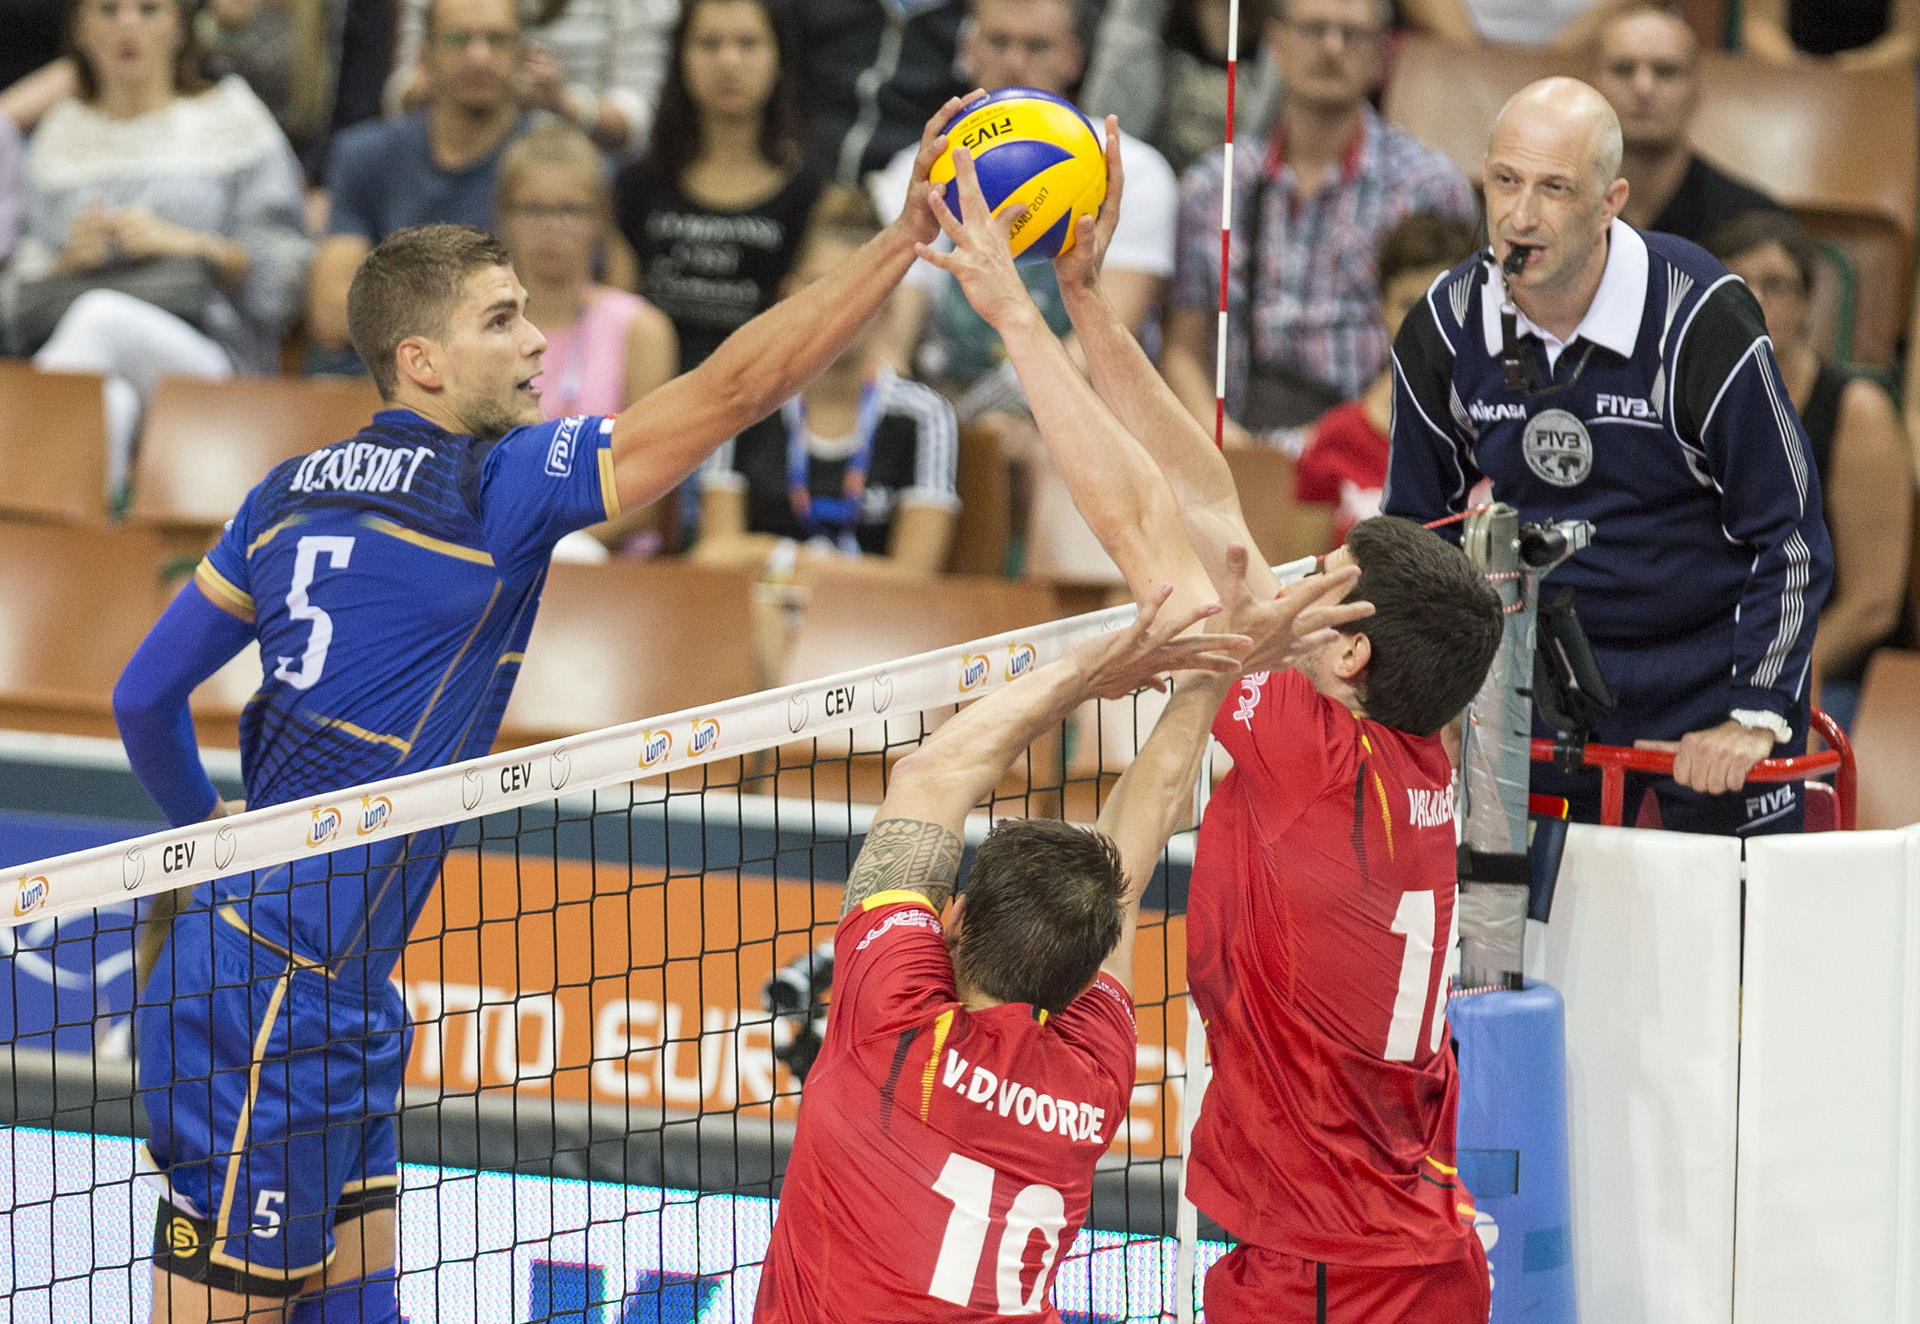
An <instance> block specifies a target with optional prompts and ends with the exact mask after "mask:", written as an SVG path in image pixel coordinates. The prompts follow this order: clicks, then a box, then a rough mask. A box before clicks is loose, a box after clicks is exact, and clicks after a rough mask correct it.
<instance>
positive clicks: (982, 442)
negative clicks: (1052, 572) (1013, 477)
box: [947, 422, 1013, 576]
mask: <svg viewBox="0 0 1920 1324" xmlns="http://www.w3.org/2000/svg"><path fill="white" fill-rule="evenodd" d="M1012 486H1013V485H1012V482H1011V481H1010V479H1009V477H1008V473H1007V453H1006V446H1005V442H1004V440H1003V438H1002V437H1001V434H1000V429H999V428H998V427H996V426H994V425H993V424H992V423H988V422H975V423H969V424H967V426H965V427H963V428H961V429H960V465H959V475H958V487H959V489H960V517H959V519H958V520H957V521H955V523H954V527H953V549H952V550H951V551H950V552H949V553H948V554H947V570H948V572H949V573H950V574H955V575H986V576H998V575H1004V574H1006V572H1007V545H1008V543H1010V542H1011V541H1012V539H1013V514H1012V507H1011V502H1012Z"/></svg>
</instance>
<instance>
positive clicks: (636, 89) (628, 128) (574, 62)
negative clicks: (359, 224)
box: [387, 0, 680, 156]
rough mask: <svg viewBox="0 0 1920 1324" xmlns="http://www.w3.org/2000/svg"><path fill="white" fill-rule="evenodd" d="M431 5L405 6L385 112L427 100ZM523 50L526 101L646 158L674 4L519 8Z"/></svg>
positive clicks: (419, 0)
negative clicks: (425, 48)
mask: <svg viewBox="0 0 1920 1324" xmlns="http://www.w3.org/2000/svg"><path fill="white" fill-rule="evenodd" d="M432 2H433V0H399V7H400V14H399V18H400V23H399V37H400V40H399V49H398V50H397V51H396V52H395V56H394V72H393V77H392V79H391V80H390V82H389V84H388V94H387V102H388V106H389V108H390V109H391V110H393V111H396V112H398V111H402V110H411V109H413V108H414V107H416V106H418V105H420V104H421V103H423V102H424V101H425V100H426V98H427V95H428V89H429V86H430V79H429V76H428V74H427V70H426V66H425V62H424V61H423V60H422V59H421V48H422V46H423V44H424V41H425V36H426V30H427V11H428V9H429V8H430V7H431V5H432ZM519 8H520V22H521V24H522V25H523V27H524V29H525V34H526V44H525V46H524V48H523V51H522V55H521V65H520V99H521V102H522V103H523V104H525V105H526V106H528V107H529V108H531V109H534V110H545V111H551V112H552V113H553V114H555V115H558V116H560V117H561V118H562V119H566V120H571V121H572V122H573V123H574V124H577V125H579V126H580V128H581V129H582V130H584V131H585V132H586V133H587V135H588V136H589V137H591V138H592V139H593V141H594V143H595V144H596V145H598V146H599V147H602V148H604V149H605V150H607V151H608V152H613V153H616V154H619V155H622V156H635V155H638V154H639V153H640V152H641V151H642V150H644V149H645V147H646V145H647V142H648V139H649V137H650V136H651V134H652V131H653V114H654V107H655V106H656V105H658V104H659V99H660V84H661V80H662V79H664V78H665V77H666V72H667V53H668V52H669V51H671V50H672V49H673V46H672V34H673V25H674V22H675V21H676V20H677V19H678V18H679V16H680V6H679V4H678V3H677V0H521V3H520V6H519Z"/></svg>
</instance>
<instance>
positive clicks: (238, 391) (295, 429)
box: [128, 377, 380, 530]
mask: <svg viewBox="0 0 1920 1324" xmlns="http://www.w3.org/2000/svg"><path fill="white" fill-rule="evenodd" d="M379 407H380V397H379V394H378V393H377V392H376V391H375V390H374V388H373V385H372V383H371V382H361V381H309V380H303V379H301V378H290V377H236V378H234V379H233V380H231V381H224V382H205V381H198V380H195V379H192V378H186V377H169V378H167V379H165V380H163V381H162V382H161V383H160V388H159V390H157V391H156V392H155V393H154V398H153V403H152V405H151V406H150V407H149V408H148V410H147V416H146V424H145V428H144V431H143V433H142V437H141V443H140V456H139V459H138V460H136V461H135V464H134V473H133V505H132V507H131V508H130V509H129V511H128V517H129V518H130V519H133V520H135V521H138V522H139V523H142V524H149V525H153V526H156V527H160V528H172V529H191V530H204V529H217V528H219V527H220V526H221V525H222V524H224V523H225V522H226V521H227V519H228V518H229V517H230V516H232V514H233V512H234V511H235V510H237V509H238V508H239V506H240V502H241V499H242V498H244V497H245V496H246V494H247V492H248V491H249V490H250V489H251V488H252V487H253V485H254V484H255V483H257V482H259V481H260V480H261V479H262V478H264V477H265V476H266V474H267V471H268V470H269V469H271V468H273V466H274V465H276V464H278V463H280V461H282V460H285V459H288V458H290V457H292V456H295V455H304V454H305V453H306V452H308V451H312V450H318V449H319V448H320V447H322V446H326V445H329V444H331V443H333V442H336V441H343V440H345V439H346V438H348V437H350V436H352V435H353V434H354V433H356V432H358V431H359V430H360V429H361V428H362V427H364V426H366V423H367V421H368V420H369V419H371V418H372V417H373V412H374V410H376V409H378V408H379Z"/></svg>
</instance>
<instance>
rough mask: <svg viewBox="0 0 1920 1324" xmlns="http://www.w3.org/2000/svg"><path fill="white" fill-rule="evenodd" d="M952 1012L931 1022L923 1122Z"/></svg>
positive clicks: (923, 1088) (923, 1079)
mask: <svg viewBox="0 0 1920 1324" xmlns="http://www.w3.org/2000/svg"><path fill="white" fill-rule="evenodd" d="M880 895H881V896H885V895H887V894H886V893H885V892H882V893H881V894H880ZM953 1012H954V1009H953V1008H952V1007H948V1008H947V1009H946V1010H945V1011H943V1012H941V1013H940V1014H939V1015H938V1016H936V1017H934V1020H933V1051H932V1052H931V1053H928V1054H927V1069H926V1071H925V1072H924V1073H922V1075H921V1077H920V1120H921V1121H923V1122H924V1121H926V1120H927V1114H928V1113H929V1112H931V1111H932V1110H933V1078H934V1076H935V1074H936V1073H937V1072H938V1070H939V1067H940V1050H941V1049H942V1048H945V1047H946V1046H947V1032H948V1031H949V1030H951V1029H952V1028H953Z"/></svg>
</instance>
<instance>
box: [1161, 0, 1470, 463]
mask: <svg viewBox="0 0 1920 1324" xmlns="http://www.w3.org/2000/svg"><path fill="white" fill-rule="evenodd" d="M1388 8H1389V6H1388V5H1387V4H1385V3H1384V2H1383V0H1288V3H1287V4H1286V5H1285V7H1284V9H1283V10H1282V12H1281V14H1280V17H1279V18H1278V19H1277V20H1276V21H1275V22H1274V23H1272V24H1270V25H1269V28H1268V40H1269V42H1270V43H1271V48H1272V51H1273V56H1274V60H1275V63H1277V64H1278V65H1279V66H1280V70H1281V72H1282V73H1283V74H1284V75H1285V77H1286V91H1285V93H1284V95H1283V98H1282V101H1281V107H1280V118H1279V121H1278V123H1277V125H1276V127H1275V130H1274V132H1273V135H1272V136H1271V137H1270V138H1269V139H1267V140H1266V141H1265V142H1262V141H1259V140H1251V141H1249V142H1247V143H1245V144H1243V145H1241V146H1240V147H1239V148H1238V149H1237V150H1236V151H1235V153H1234V199H1235V202H1234V216H1235V225H1234V229H1235V231H1236V234H1235V243H1234V246H1233V257H1232V267H1231V271H1230V282H1231V283H1230V287H1229V311H1230V312H1231V314H1232V316H1233V319H1234V321H1235V323H1236V324H1237V326H1238V328H1239V329H1238V331H1237V332H1236V333H1235V334H1232V335H1230V336H1229V337H1228V347H1229V348H1228V352H1229V354H1230V355H1231V358H1230V359H1229V362H1228V394H1227V412H1228V415H1229V422H1228V424H1227V439H1228V442H1229V444H1233V445H1248V444H1251V443H1252V442H1253V441H1254V440H1255V438H1256V437H1259V436H1263V435H1267V434H1271V433H1273V432H1275V431H1277V430H1279V429H1283V428H1292V427H1299V426H1301V425H1304V424H1306V423H1309V422H1311V421H1312V420H1313V419H1315V418H1317V417H1319V416H1320V414H1322V413H1324V412H1325V411H1326V410H1327V409H1330V408H1332V407H1333V406H1334V405H1336V404H1339V403H1340V402H1342V401H1345V400H1351V399H1353V398H1354V397H1355V396H1357V395H1359V394H1360V392H1361V391H1363V390H1365V389H1366V386H1367V383H1369V382H1371V381H1372V380H1373V379H1374V378H1375V376H1377V375H1378V374H1379V372H1380V370H1381V368H1382V367H1384V366H1385V365H1386V362H1387V348H1388V346H1387V339H1386V335H1385V333H1384V332H1382V330H1381V329H1380V294H1379V288H1378V282H1377V281H1376V279H1375V276H1374V267H1373V262H1374V252H1375V250H1376V249H1377V247H1378V246H1379V242H1380V238H1381V236H1382V235H1384V234H1385V233H1386V232H1387V231H1388V230H1390V229H1392V228H1393V226H1394V225H1396V224H1398V223H1399V221H1400V220H1401V218H1402V217H1405V216H1407V215H1409V214H1411V213H1413V212H1417V211H1430V212H1437V213H1439V214H1440V215H1442V216H1447V217H1451V218H1453V219H1455V220H1458V221H1466V222H1471V221H1473V220H1474V219H1475V217H1476V215H1477V214H1478V208H1477V206H1476V203H1475V201H1474V195H1473V188H1472V186H1471V185H1470V184H1468V183H1467V180H1466V177H1465V176H1464V175H1462V174H1461V173H1460V171H1459V170H1458V169H1457V168H1456V167H1455V166H1454V164H1453V163H1452V162H1451V161H1449V160H1448V159H1447V158H1446V157H1445V156H1443V155H1441V154H1440V153H1439V152H1437V151H1434V150H1433V149H1432V148H1429V147H1425V146H1423V145H1421V144H1420V143H1418V142H1415V141H1414V140H1413V139H1412V138H1411V137H1409V136H1408V135H1407V134H1406V133H1405V132H1404V131H1402V130H1400V129H1398V128H1395V127H1394V126H1393V125H1390V124H1387V123H1385V122H1384V121H1382V120H1381V119H1380V117H1379V116H1378V115H1377V114H1375V113H1374V110H1373V107H1372V106H1370V105H1369V104H1368V103H1367V97H1368V96H1369V94H1371V93H1372V92H1373V90H1374V89H1375V88H1376V87H1378V86H1379V84H1380V73H1381V41H1382V39H1383V38H1384V36H1385V31H1386V23H1387V18H1388V12H1387V11H1388ZM1220 186H1221V164H1220V159H1219V158H1218V157H1211V158H1208V159H1207V160H1205V161H1203V162H1201V164H1199V165H1197V166H1195V167H1194V168H1193V169H1191V170H1189V171H1188V172H1187V175H1186V178H1185V179H1184V180H1182V181H1181V189H1180V193H1181V196H1180V219H1179V241H1178V249H1177V252H1178V258H1177V265H1176V267H1175V270H1174V277H1173V290H1172V294H1171V297H1170V299H1169V302H1170V304H1171V310H1170V311H1169V312H1168V314H1167V323H1166V348H1165V351H1164V353H1163V355H1162V363H1161V366H1162V370H1163V371H1164V372H1165V373H1166V377H1167V383H1168V385H1170V386H1172V387H1173V390H1174V393H1175V394H1177V395H1178V396H1179V397H1180V399H1181V401H1182V402H1183V403H1184V404H1185V405H1186V406H1187V408H1188V409H1190V410H1192V411H1193V413H1194V416H1195V417H1197V418H1199V419H1200V420H1201V421H1202V422H1203V423H1204V424H1205V425H1206V426H1207V428H1208V429H1209V430H1211V429H1212V427H1213V414H1214V404H1213V402H1214V374H1213V362H1212V361H1213V352H1214V327H1215V319H1216V317H1217V316H1218V310H1219V306H1220ZM1250 259H1251V261H1250ZM1250 265H1251V266H1252V268H1253V278H1252V279H1251V280H1250V279H1249V278H1248V276H1249V266H1250Z"/></svg>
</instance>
